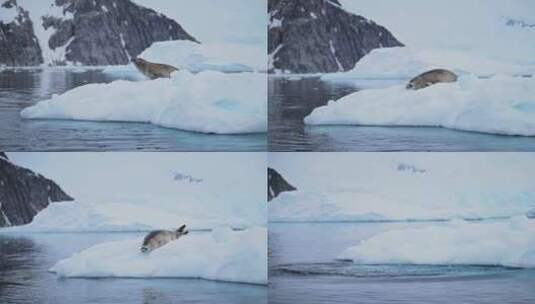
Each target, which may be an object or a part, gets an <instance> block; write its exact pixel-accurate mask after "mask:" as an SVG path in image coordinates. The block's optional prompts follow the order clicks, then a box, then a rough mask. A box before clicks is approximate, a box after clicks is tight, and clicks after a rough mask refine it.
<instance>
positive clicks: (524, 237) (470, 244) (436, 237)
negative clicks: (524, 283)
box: [339, 216, 535, 267]
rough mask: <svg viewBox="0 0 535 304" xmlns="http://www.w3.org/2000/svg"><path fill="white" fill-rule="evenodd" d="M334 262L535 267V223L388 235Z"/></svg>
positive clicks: (518, 220) (462, 225)
mask: <svg viewBox="0 0 535 304" xmlns="http://www.w3.org/2000/svg"><path fill="white" fill-rule="evenodd" d="M339 258H340V259H349V260H353V261H354V262H356V263H362V264H431V265H451V264H461V265H501V266H511V267H535V221H533V220H529V219H527V218H526V217H525V216H519V217H515V218H512V219H510V220H508V221H503V222H476V223H469V222H465V221H462V220H457V221H454V222H451V223H448V224H445V225H436V224H435V225H433V226H428V227H424V228H408V229H400V230H391V231H387V232H384V233H381V234H379V235H376V236H374V237H372V238H370V239H367V240H364V241H361V242H360V243H359V244H357V245H356V246H353V247H350V248H348V249H346V250H345V251H344V252H342V253H341V254H340V255H339Z"/></svg>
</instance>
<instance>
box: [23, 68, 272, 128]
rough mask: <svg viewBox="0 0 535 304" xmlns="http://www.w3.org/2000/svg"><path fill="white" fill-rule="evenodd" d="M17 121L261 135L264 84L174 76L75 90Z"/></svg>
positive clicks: (262, 80)
mask: <svg viewBox="0 0 535 304" xmlns="http://www.w3.org/2000/svg"><path fill="white" fill-rule="evenodd" d="M21 116H22V117H23V118H29V119H36V118H46V119H73V120H93V121H123V122H143V123H152V124H155V125H159V126H163V127H168V128H175V129H180V130H186V131H194V132H202V133H217V134H240V133H259V132H266V130H267V81H266V75H265V74H260V73H238V74H224V73H220V72H213V71H206V72H201V73H198V74H192V73H190V72H188V71H179V72H175V73H173V74H172V77H171V78H170V79H156V80H147V81H139V82H131V81H124V80H118V81H114V82H112V83H109V84H89V85H85V86H81V87H78V88H75V89H73V90H70V91H67V92H66V93H64V94H62V95H53V96H52V98H51V99H49V100H44V101H41V102H39V103H37V104H36V105H34V106H31V107H28V108H26V109H24V110H22V111H21Z"/></svg>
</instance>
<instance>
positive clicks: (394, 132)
mask: <svg viewBox="0 0 535 304" xmlns="http://www.w3.org/2000/svg"><path fill="white" fill-rule="evenodd" d="M268 81H269V82H268V92H269V99H268V113H269V125H268V129H269V135H268V147H269V149H270V151H480V152H483V151H535V138H533V137H521V136H505V135H493V134H483V133H475V132H464V131H457V130H450V129H445V128H435V127H370V126H305V125H304V123H303V119H304V117H305V116H307V115H308V114H310V113H311V112H312V110H313V109H314V108H316V107H319V106H322V105H325V104H327V102H328V101H329V100H336V99H339V98H341V97H343V96H345V95H348V94H351V93H353V92H356V91H359V90H361V89H366V88H381V87H387V86H391V85H395V84H400V83H404V82H405V80H347V81H344V82H331V81H322V80H321V79H319V77H307V78H295V79H293V78H282V77H277V76H270V77H269V80H268Z"/></svg>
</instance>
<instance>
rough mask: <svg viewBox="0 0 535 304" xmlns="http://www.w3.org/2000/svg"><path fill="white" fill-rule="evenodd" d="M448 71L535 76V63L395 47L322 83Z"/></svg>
mask: <svg viewBox="0 0 535 304" xmlns="http://www.w3.org/2000/svg"><path fill="white" fill-rule="evenodd" d="M432 69H447V70H452V71H454V72H455V73H457V74H458V75H467V74H474V75H477V76H486V77H488V76H492V75H496V74H504V75H510V76H515V75H516V76H518V75H533V74H535V64H517V63H514V62H510V61H502V60H494V59H489V58H486V57H484V56H481V55H478V54H472V53H470V52H466V51H461V50H451V49H416V48H412V47H393V48H380V49H375V50H372V51H371V52H370V53H369V54H367V55H366V56H364V57H363V58H362V59H361V60H360V61H359V62H357V63H356V64H355V67H354V68H353V69H352V70H349V71H347V72H338V73H330V74H324V75H322V76H321V79H323V80H332V81H336V80H344V79H400V78H402V79H408V78H413V77H416V76H417V75H419V74H421V73H423V72H426V71H429V70H432Z"/></svg>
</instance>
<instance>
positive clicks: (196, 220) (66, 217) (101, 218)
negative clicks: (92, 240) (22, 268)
mask: <svg viewBox="0 0 535 304" xmlns="http://www.w3.org/2000/svg"><path fill="white" fill-rule="evenodd" d="M184 209H188V208H184ZM184 223H186V224H187V225H188V227H189V228H190V229H192V230H200V229H212V228H214V227H217V226H221V225H228V226H231V227H233V228H244V227H247V226H249V225H250V223H248V222H247V221H246V220H245V219H244V220H241V219H239V218H237V217H231V216H228V215H227V216H226V217H225V216H217V215H215V214H211V215H210V214H206V212H205V214H204V215H203V216H198V215H197V216H195V215H193V214H191V213H188V212H180V210H177V209H173V208H170V207H168V206H162V205H161V204H159V205H156V204H152V205H151V204H135V203H105V202H101V203H98V204H94V203H84V202H62V203H53V204H50V206H48V207H47V208H45V209H44V210H42V211H41V212H39V213H38V214H37V215H36V216H35V217H34V219H33V220H32V222H31V223H29V224H27V225H23V226H16V227H9V228H4V229H2V231H3V232H130V231H150V230H155V229H162V227H163V228H166V229H175V228H177V227H179V226H180V225H182V224H184Z"/></svg>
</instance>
